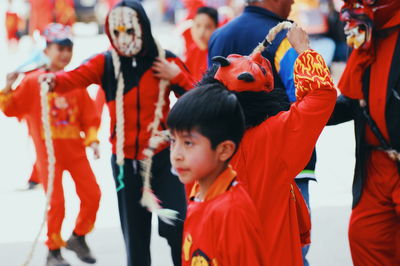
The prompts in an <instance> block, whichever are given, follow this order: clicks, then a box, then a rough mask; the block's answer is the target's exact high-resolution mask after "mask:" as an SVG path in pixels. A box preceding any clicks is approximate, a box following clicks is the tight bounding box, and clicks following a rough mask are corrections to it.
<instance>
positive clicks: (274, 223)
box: [200, 26, 336, 266]
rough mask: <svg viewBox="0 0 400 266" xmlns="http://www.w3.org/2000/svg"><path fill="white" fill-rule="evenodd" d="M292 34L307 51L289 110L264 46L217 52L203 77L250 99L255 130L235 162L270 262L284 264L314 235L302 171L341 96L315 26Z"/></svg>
mask: <svg viewBox="0 0 400 266" xmlns="http://www.w3.org/2000/svg"><path fill="white" fill-rule="evenodd" d="M288 39H289V41H290V43H291V45H292V47H294V48H295V49H296V51H297V52H298V54H299V56H298V58H297V60H296V63H295V67H294V69H295V72H294V74H295V85H296V89H297V91H296V95H297V101H296V102H295V103H293V104H292V105H291V107H290V110H289V111H282V110H287V106H285V102H284V100H283V99H284V97H282V95H281V94H283V92H282V91H280V90H273V86H274V85H273V83H274V81H273V75H272V69H271V64H270V63H269V62H268V60H266V59H265V58H263V57H262V56H261V54H260V52H255V53H253V54H252V55H251V56H245V57H243V56H239V55H230V56H228V58H224V57H216V58H215V60H216V61H218V62H220V65H221V66H220V67H218V68H217V69H212V70H211V71H210V73H209V75H207V76H205V77H204V78H203V80H202V81H201V82H200V84H201V85H204V84H210V83H215V82H221V83H222V84H224V85H225V86H226V87H227V88H228V89H229V90H231V91H233V92H234V93H235V94H236V95H237V97H238V99H239V102H240V103H241V105H242V107H243V110H244V114H245V121H246V127H247V130H246V133H245V135H244V138H243V140H242V142H241V144H240V146H239V149H238V152H237V153H236V154H235V156H234V157H233V159H232V166H233V167H234V169H235V170H236V171H237V173H238V180H239V181H241V182H243V183H244V185H245V187H246V189H247V191H248V193H249V195H250V197H251V198H252V200H253V202H254V204H255V206H256V209H257V213H258V215H259V216H260V219H261V223H262V227H263V231H264V241H263V252H264V254H265V256H266V264H265V265H277V266H281V265H303V260H302V255H301V245H302V244H306V243H309V241H310V239H309V230H310V220H309V215H308V209H307V207H306V205H305V202H304V200H303V198H302V196H301V193H300V192H299V190H298V188H297V186H296V184H295V182H294V177H295V176H296V175H297V174H298V173H299V172H300V171H301V170H302V169H303V168H304V166H305V165H306V163H307V161H308V159H309V158H310V155H311V153H312V150H313V147H314V146H315V143H316V141H317V138H318V136H319V134H320V133H321V131H322V129H323V127H324V126H325V124H326V122H327V121H328V119H329V116H330V114H331V112H332V110H333V106H334V104H335V99H336V90H335V88H334V86H333V83H332V80H331V77H330V74H329V70H328V68H327V67H326V65H325V62H324V61H323V59H322V57H321V56H320V55H319V54H317V53H316V52H314V51H312V50H310V49H309V45H308V37H307V34H306V33H305V32H304V31H302V30H301V29H300V28H298V27H297V26H293V27H292V28H291V30H290V31H289V33H288ZM214 68H215V67H214ZM310 125H312V126H311V127H310Z"/></svg>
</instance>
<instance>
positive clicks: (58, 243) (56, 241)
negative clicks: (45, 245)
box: [50, 233, 67, 248]
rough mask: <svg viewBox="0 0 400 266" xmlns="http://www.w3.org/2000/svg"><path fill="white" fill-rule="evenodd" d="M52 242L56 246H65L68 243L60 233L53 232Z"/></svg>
mask: <svg viewBox="0 0 400 266" xmlns="http://www.w3.org/2000/svg"><path fill="white" fill-rule="evenodd" d="M50 242H51V244H52V245H54V246H56V247H57V248H61V247H65V246H66V245H67V243H65V241H64V240H63V239H62V236H61V234H60V233H53V234H51V236H50Z"/></svg>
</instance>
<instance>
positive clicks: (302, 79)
mask: <svg viewBox="0 0 400 266" xmlns="http://www.w3.org/2000/svg"><path fill="white" fill-rule="evenodd" d="M294 76H295V77H294V79H295V85H296V96H297V98H298V101H296V102H294V103H293V104H292V106H291V108H290V110H289V111H287V112H281V113H279V114H278V115H276V116H274V117H271V118H269V119H268V120H266V121H265V122H264V125H265V126H266V127H268V128H269V130H270V132H268V136H270V137H271V138H273V141H272V142H273V143H275V145H276V147H279V149H275V151H267V152H275V153H276V157H278V158H279V157H280V158H281V159H282V161H283V162H284V163H285V165H286V166H287V169H288V171H289V172H288V174H287V176H290V177H293V178H294V177H295V176H296V175H297V174H298V173H299V172H300V171H301V170H303V168H304V167H305V166H306V164H307V162H308V160H309V159H310V156H311V153H312V151H313V149H314V147H315V144H316V142H317V140H318V137H319V135H320V134H321V132H322V130H323V128H324V126H325V125H326V123H327V122H328V119H329V117H330V115H331V113H332V111H333V108H334V106H335V103H336V98H337V93H336V89H335V87H334V85H333V82H332V79H331V76H330V73H329V69H328V67H327V66H326V65H325V62H324V60H323V59H322V57H321V56H320V55H319V54H318V53H316V52H314V51H312V50H308V51H306V52H304V53H302V54H301V55H300V56H299V57H298V58H297V60H296V63H295V70H294ZM274 157H275V156H270V157H269V158H274Z"/></svg>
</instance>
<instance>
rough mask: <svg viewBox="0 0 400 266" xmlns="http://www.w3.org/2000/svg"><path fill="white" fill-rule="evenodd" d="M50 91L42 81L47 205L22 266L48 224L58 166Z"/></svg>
mask: <svg viewBox="0 0 400 266" xmlns="http://www.w3.org/2000/svg"><path fill="white" fill-rule="evenodd" d="M49 89H50V87H49V82H48V81H47V80H45V81H42V82H41V83H40V104H41V111H42V112H41V119H42V124H43V130H44V140H45V145H46V152H47V160H48V166H47V169H48V179H47V192H46V203H45V208H44V215H43V221H42V223H41V225H40V228H39V232H38V233H37V235H36V237H35V240H34V241H33V244H32V247H31V250H30V252H29V254H28V257H27V259H26V261H25V263H24V264H22V265H23V266H27V265H29V263H30V261H31V260H32V257H33V254H34V252H35V248H36V245H37V242H38V240H39V236H40V234H41V233H42V230H43V228H44V225H45V224H46V221H47V214H48V209H49V205H50V200H51V195H52V194H53V184H54V169H55V164H56V157H55V155H54V146H53V140H52V138H51V127H50V116H49V102H48V97H47V93H48V92H49Z"/></svg>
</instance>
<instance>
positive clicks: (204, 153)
mask: <svg viewBox="0 0 400 266" xmlns="http://www.w3.org/2000/svg"><path fill="white" fill-rule="evenodd" d="M227 143H230V144H228V145H233V149H226V144H227ZM230 150H231V151H230ZM234 150H235V144H233V142H232V141H224V142H222V143H220V144H218V146H217V147H216V149H215V150H214V149H212V147H211V142H210V140H209V139H208V138H206V137H205V136H203V135H201V134H200V133H199V132H198V131H196V130H192V131H190V132H187V131H184V132H172V134H171V164H172V166H173V167H174V169H175V170H176V172H177V173H178V176H179V180H180V181H181V182H182V183H184V184H188V183H191V182H193V181H196V180H199V181H205V180H206V179H211V180H213V179H214V178H216V177H217V176H218V175H219V174H220V172H221V169H223V168H224V166H225V163H226V161H227V160H228V159H229V158H230V157H231V156H232V155H233V152H234Z"/></svg>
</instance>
